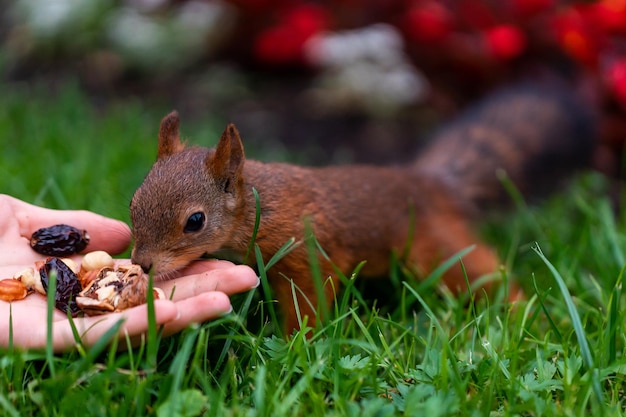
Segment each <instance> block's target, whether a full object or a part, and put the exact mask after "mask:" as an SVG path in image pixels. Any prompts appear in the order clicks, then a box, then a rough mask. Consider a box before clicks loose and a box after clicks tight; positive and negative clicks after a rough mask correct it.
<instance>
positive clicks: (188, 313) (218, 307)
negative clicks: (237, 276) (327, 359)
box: [163, 292, 232, 336]
mask: <svg viewBox="0 0 626 417" xmlns="http://www.w3.org/2000/svg"><path fill="white" fill-rule="evenodd" d="M176 307H177V308H178V312H179V315H178V318H176V319H175V320H172V321H170V322H168V323H166V324H165V326H164V328H163V334H164V335H165V336H169V335H172V334H174V333H178V332H180V331H181V330H183V329H185V328H186V327H188V326H189V325H190V324H193V323H203V322H205V321H209V320H214V319H216V318H219V317H222V316H224V315H226V314H228V313H230V312H231V311H232V306H231V305H230V299H229V298H228V296H227V295H226V294H224V293H222V292H205V293H202V294H199V295H196V296H194V297H191V298H187V299H185V300H181V301H178V302H176Z"/></svg>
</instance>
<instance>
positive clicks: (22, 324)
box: [0, 195, 258, 352]
mask: <svg viewBox="0 0 626 417" xmlns="http://www.w3.org/2000/svg"><path fill="white" fill-rule="evenodd" d="M60 223H66V224H70V225H72V226H74V227H77V228H79V229H85V230H87V231H88V232H89V235H90V237H91V239H90V243H89V245H88V247H87V250H88V251H94V250H104V251H107V252H109V253H111V254H117V253H120V252H122V251H124V250H125V249H126V247H127V246H128V244H129V243H130V239H131V233H130V229H129V228H128V226H127V225H126V224H125V223H123V222H120V221H117V220H112V219H108V218H106V217H103V216H100V215H97V214H95V213H91V212H88V211H79V210H51V209H45V208H41V207H37V206H33V205H30V204H27V203H25V202H23V201H20V200H18V199H15V198H13V197H10V196H6V195H0V278H9V277H12V276H13V275H14V274H15V273H17V272H19V271H21V270H23V269H24V268H26V267H29V266H33V264H34V262H35V261H37V260H42V259H44V258H45V257H44V256H42V255H40V254H37V253H36V252H34V251H33V250H32V249H31V248H30V245H29V240H30V236H31V234H32V233H33V232H34V231H35V230H37V229H39V228H41V227H47V226H51V225H54V224H60ZM73 258H74V260H75V261H77V263H79V262H80V259H81V257H80V256H75V257H73ZM182 275H184V276H181V277H179V278H176V279H172V280H169V281H163V282H155V286H158V287H161V288H162V289H163V290H164V292H165V294H167V295H168V296H169V294H171V293H172V290H173V289H174V288H175V290H174V291H173V294H174V296H173V299H172V300H155V302H154V307H155V319H156V324H157V325H158V326H161V325H163V332H164V334H165V335H171V334H173V333H176V332H179V331H181V330H182V329H184V328H185V327H187V326H188V325H189V324H191V323H198V322H203V321H206V320H211V319H215V318H217V317H219V316H222V315H224V314H226V313H228V312H229V311H230V310H231V306H230V300H229V298H228V295H231V294H235V293H238V292H243V291H246V290H249V289H252V288H254V287H255V286H256V285H258V278H257V276H256V274H255V273H254V271H252V270H251V269H250V268H248V267H246V266H243V265H239V266H235V265H233V264H232V263H230V262H226V261H202V262H197V263H195V264H194V265H192V266H191V267H189V268H187V269H186V270H185V271H183V274H182ZM9 318H11V323H10V321H9ZM120 319H123V320H124V322H123V324H122V326H121V329H120V337H126V336H128V337H129V338H130V339H131V341H137V340H138V339H139V338H140V337H141V336H142V335H144V334H145V333H146V332H147V330H148V313H147V306H146V305H145V304H144V305H140V306H137V307H133V308H131V309H128V310H125V311H123V312H119V313H111V314H107V315H103V316H95V317H80V318H75V319H73V322H74V325H75V326H76V328H77V330H78V333H79V334H80V335H81V338H82V343H84V344H86V345H92V344H94V343H95V342H96V341H97V340H98V339H99V338H100V337H102V336H103V335H104V334H105V333H106V332H107V331H108V330H109V329H110V328H111V327H112V326H113V325H114V324H115V323H117V322H118V321H119V320H120ZM52 320H53V327H52V335H51V337H52V343H53V347H54V350H55V351H57V352H60V351H65V350H69V349H71V348H72V347H73V346H74V345H75V344H76V341H75V340H74V336H73V333H72V328H71V325H70V321H69V320H68V318H67V316H66V314H64V313H62V312H61V311H58V310H56V309H55V310H54V313H53V318H52ZM10 325H12V328H13V345H14V346H17V347H20V348H43V347H45V346H46V341H47V338H48V335H47V301H46V297H44V296H42V295H40V294H37V293H35V294H31V295H29V296H28V297H26V298H25V299H23V300H19V301H15V302H13V303H8V302H4V301H0V346H8V344H9V326H10Z"/></svg>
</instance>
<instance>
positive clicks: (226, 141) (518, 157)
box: [130, 91, 593, 330]
mask: <svg viewBox="0 0 626 417" xmlns="http://www.w3.org/2000/svg"><path fill="white" fill-rule="evenodd" d="M542 94H543V93H538V92H534V91H533V92H532V94H528V95H527V97H524V95H523V94H521V93H519V94H512V95H510V96H509V97H508V98H507V97H505V98H504V99H503V98H502V97H500V98H495V99H491V101H487V104H485V105H484V107H483V109H482V110H481V109H480V108H478V110H475V111H474V113H470V114H469V115H468V116H465V117H466V119H463V118H461V121H460V122H457V123H456V124H452V125H450V126H449V128H447V129H444V130H443V131H442V132H440V133H439V134H438V135H436V136H435V137H434V139H433V142H432V145H431V146H430V148H429V149H427V150H426V152H425V153H424V154H423V155H425V156H422V157H421V158H420V159H418V162H417V163H416V164H414V165H411V166H404V167H377V166H363V165H352V166H344V167H339V166H337V167H324V168H308V167H300V166H295V165H289V164H281V163H262V162H258V161H253V160H247V159H245V156H244V150H243V145H242V143H241V140H240V138H239V133H238V132H237V130H236V128H235V127H234V126H233V125H229V126H228V127H227V128H226V130H225V131H224V133H223V134H222V137H221V139H220V141H219V143H218V145H217V147H216V149H215V150H213V149H206V148H200V147H184V146H183V145H182V144H181V143H180V139H179V135H178V115H177V114H176V113H171V114H170V115H168V116H166V117H165V118H164V119H163V121H162V122H161V129H160V133H159V150H158V158H157V161H156V163H155V164H154V166H153V168H152V170H151V171H150V173H149V174H148V175H147V177H146V179H145V181H144V183H143V184H142V185H141V187H140V188H139V189H137V191H136V193H135V195H134V196H133V199H132V202H131V207H130V208H131V218H132V222H133V232H134V237H135V248H134V250H133V254H132V260H133V262H134V263H138V264H141V265H142V266H143V267H144V269H150V268H154V270H155V271H156V272H157V273H160V274H162V275H164V276H167V274H168V273H171V272H173V271H176V270H179V269H181V268H182V267H184V266H186V265H188V264H189V263H190V262H192V261H193V260H195V259H197V258H199V257H200V256H202V255H203V254H205V253H214V252H217V251H220V250H230V251H234V252H235V253H238V254H240V255H243V254H245V253H246V251H247V249H248V246H249V243H250V240H251V238H252V234H253V228H254V223H255V216H256V206H255V198H254V194H253V191H252V190H253V188H254V189H256V190H257V192H258V194H259V199H260V206H261V213H260V214H261V217H260V226H259V229H258V233H257V236H256V243H257V244H258V245H259V247H260V249H261V252H262V254H263V257H264V261H265V262H267V261H268V260H269V258H270V257H271V256H272V255H273V254H274V253H275V252H276V251H277V250H278V249H279V248H280V247H281V246H282V245H283V244H284V243H285V242H287V241H288V239H290V238H292V237H293V238H295V239H296V241H298V242H303V241H304V239H305V236H304V233H305V232H304V230H305V229H304V224H305V220H308V221H309V222H310V224H311V226H312V230H313V233H314V235H315V237H316V238H317V240H318V241H319V243H320V245H321V247H322V248H323V249H324V251H325V252H326V253H327V254H328V256H329V258H330V259H331V260H332V262H333V263H334V264H335V265H336V266H337V267H338V268H339V270H341V271H342V272H343V273H346V274H349V273H351V272H352V271H353V270H354V268H355V267H357V265H358V264H359V263H361V262H362V261H366V264H365V266H364V268H363V269H362V271H361V275H362V276H384V275H385V274H386V273H387V272H388V270H389V266H390V253H391V251H395V252H396V253H398V254H402V253H404V252H403V251H404V248H405V247H406V244H407V240H408V239H409V237H410V236H412V241H411V242H409V243H410V249H409V251H408V253H407V257H406V259H405V261H406V262H408V263H409V264H410V265H412V266H413V267H415V268H416V270H418V271H421V272H422V273H423V274H428V273H429V272H431V271H432V270H433V269H434V268H435V267H436V266H438V265H439V264H440V263H441V262H442V261H444V260H446V259H447V258H449V257H451V256H452V255H454V254H456V253H458V252H459V251H461V250H462V249H465V248H467V247H469V246H472V245H475V249H474V250H473V251H471V252H470V253H468V254H467V255H465V256H464V257H463V264H464V266H465V268H466V271H467V275H468V277H469V279H470V280H472V281H474V280H475V279H477V278H479V277H481V276H484V275H486V274H490V273H493V272H496V271H497V268H498V265H499V261H498V258H497V256H496V254H495V253H494V251H493V250H492V249H491V248H489V247H488V246H487V245H486V244H484V243H483V242H481V241H480V239H479V238H478V237H477V236H476V235H475V233H474V231H473V227H472V226H473V225H472V221H471V218H472V216H474V215H475V213H476V209H477V207H478V206H484V205H485V204H486V202H488V201H494V202H495V201H499V200H502V195H503V192H502V191H501V190H500V188H501V186H500V184H499V182H498V181H497V179H496V177H495V175H496V173H495V171H496V170H497V169H499V168H505V169H508V170H509V171H510V172H511V173H512V179H513V180H514V182H516V183H519V182H521V185H522V188H523V189H526V188H528V187H530V188H532V187H533V185H532V184H527V183H526V182H525V181H526V180H527V179H531V178H532V179H534V178H535V177H536V178H542V179H543V180H546V179H549V178H545V177H542V175H539V174H538V173H537V172H529V170H530V171H532V170H533V169H534V168H532V169H531V167H534V166H535V163H536V162H537V161H536V160H535V159H540V160H541V161H544V160H545V161H546V163H547V166H546V168H547V171H548V172H550V171H551V170H552V169H553V168H554V167H555V166H556V165H558V168H559V170H558V172H557V171H556V170H555V171H554V174H555V177H556V176H558V177H560V176H561V174H568V173H571V171H572V170H573V169H575V168H577V167H579V166H580V165H583V164H584V163H585V162H586V161H585V156H584V155H585V153H587V154H589V155H590V154H591V152H590V150H589V148H590V146H592V145H591V144H592V136H593V128H592V126H593V123H592V119H591V118H589V117H588V118H587V121H585V123H586V124H588V125H589V128H588V129H587V130H584V131H581V130H580V129H578V128H577V126H578V125H579V124H580V125H581V126H582V125H583V124H581V123H582V122H581V120H580V118H581V117H583V116H584V117H587V115H586V113H585V112H584V109H583V108H579V107H575V106H574V107H571V105H570V104H569V102H567V105H561V104H560V101H559V100H560V98H559V99H558V100H556V99H555V100H552V99H550V96H544V95H542ZM498 100H499V101H498ZM503 100H504V102H502V101H503ZM507 100H509V101H507ZM511 100H514V101H515V100H516V101H515V103H516V106H517V111H515V112H514V113H513V114H510V113H507V112H502V111H498V109H501V108H502V106H503V105H504V106H506V103H509V104H511ZM490 103H491V104H490ZM540 105H543V106H548V108H550V109H552V110H553V114H551V115H550V117H547V116H546V117H543V116H542V117H538V118H537V117H536V116H537V115H538V114H539V115H543V114H546V112H545V109H544V111H543V112H542V111H539V113H537V112H535V111H534V110H532V111H531V108H532V109H534V108H535V107H536V106H540ZM494 106H495V107H494ZM568 106H569V107H568ZM572 109H574V110H575V111H574V110H572ZM495 113H501V114H498V115H497V117H491V116H490V115H492V114H495ZM520 117H522V118H523V117H527V118H526V119H524V120H520ZM516 126H519V129H517V130H519V132H517V131H516V128H515V127H516ZM554 132H557V133H556V134H558V135H560V136H559V137H558V138H557V137H551V136H553V135H554V134H555V133H554ZM554 143H557V144H558V146H554ZM558 147H565V148H563V149H560V150H559V149H558ZM553 151H554V155H552V154H551V153H552V152H553ZM562 157H565V158H567V159H568V162H567V163H560V162H563V161H561V160H560V158H562ZM542 158H543V159H542ZM483 159H484V160H483ZM559 161H560V162H559ZM557 162H558V163H557ZM561 171H569V172H565V173H564V172H561ZM557 173H558V174H559V175H556V174H557ZM194 213H203V214H204V217H205V221H204V223H203V224H202V227H201V228H200V229H199V230H194V231H185V228H186V227H188V226H189V224H188V220H189V219H190V216H192V215H193V214H194ZM412 221H413V222H414V223H412ZM186 225H187V226H186ZM196 226H197V225H196ZM190 227H191V228H194V225H193V224H192V225H191V226H190ZM412 228H413V230H412ZM308 256H309V255H308V252H307V249H306V245H304V244H300V245H299V246H297V247H296V249H294V250H293V251H292V252H291V253H289V254H288V255H287V256H286V257H285V258H283V259H282V260H281V261H280V262H278V263H277V264H276V265H275V266H273V267H272V268H271V269H270V270H269V271H268V277H269V279H270V282H271V285H272V289H273V291H274V294H275V295H276V298H277V300H278V302H279V304H280V306H281V307H282V308H283V311H284V315H285V327H286V329H288V330H289V329H293V328H298V327H299V322H298V317H297V312H296V309H295V306H294V302H293V295H292V283H293V285H295V287H297V290H296V294H298V295H297V297H298V299H297V304H298V306H299V308H300V313H301V316H302V317H304V316H308V317H309V320H315V315H316V310H317V308H316V307H317V306H318V302H320V301H321V302H328V301H330V300H331V299H332V295H333V292H334V291H336V290H338V289H339V283H338V281H337V278H336V274H335V272H334V270H333V268H332V266H331V264H330V263H329V262H328V261H326V260H324V259H323V258H322V257H320V258H319V259H320V267H321V272H322V277H323V278H324V279H326V278H329V280H327V281H325V282H324V292H325V295H324V297H323V299H322V300H319V299H318V297H317V294H316V290H315V285H314V282H313V279H312V276H311V269H310V265H309V257H308ZM443 281H444V283H445V284H446V285H447V286H448V287H449V288H450V289H451V290H452V291H463V290H465V289H466V284H465V276H464V274H463V272H462V269H461V266H460V265H458V264H457V265H455V266H454V267H452V268H451V269H450V270H448V271H447V272H446V273H445V274H444V276H443Z"/></svg>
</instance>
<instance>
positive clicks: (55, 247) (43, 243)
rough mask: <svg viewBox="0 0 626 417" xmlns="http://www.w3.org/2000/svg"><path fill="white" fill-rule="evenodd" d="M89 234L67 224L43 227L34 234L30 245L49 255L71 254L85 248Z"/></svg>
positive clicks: (37, 250)
mask: <svg viewBox="0 0 626 417" xmlns="http://www.w3.org/2000/svg"><path fill="white" fill-rule="evenodd" d="M88 243H89V234H87V231H86V230H80V229H77V228H75V227H73V226H68V225H66V224H57V225H54V226H50V227H43V228H41V229H39V230H37V231H36V232H35V233H33V234H32V236H31V238H30V247H31V248H33V250H35V252H38V253H41V254H42V255H48V256H70V255H73V254H75V253H78V252H80V251H82V250H84V249H85V248H86V247H87V244H88Z"/></svg>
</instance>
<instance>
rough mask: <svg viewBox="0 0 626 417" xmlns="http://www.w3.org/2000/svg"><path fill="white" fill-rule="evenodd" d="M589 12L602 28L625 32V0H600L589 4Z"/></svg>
mask: <svg viewBox="0 0 626 417" xmlns="http://www.w3.org/2000/svg"><path fill="white" fill-rule="evenodd" d="M589 13H590V14H591V15H592V17H593V19H594V21H595V23H596V24H597V25H598V26H600V27H601V28H603V29H604V30H606V31H608V32H614V33H622V34H626V0H602V1H600V2H597V3H593V4H590V5H589Z"/></svg>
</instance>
